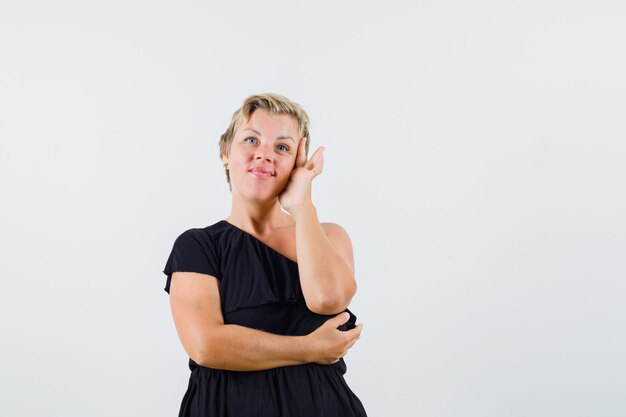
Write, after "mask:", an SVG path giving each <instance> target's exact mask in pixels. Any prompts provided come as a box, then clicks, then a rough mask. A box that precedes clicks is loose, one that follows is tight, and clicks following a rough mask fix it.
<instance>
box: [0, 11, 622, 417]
mask: <svg viewBox="0 0 626 417" xmlns="http://www.w3.org/2000/svg"><path fill="white" fill-rule="evenodd" d="M625 21H626V8H625V6H624V3H623V2H618V1H613V2H609V1H587V2H580V1H546V0H542V1H474V2H465V1H459V0H457V1H429V2H424V1H420V2H413V1H406V2H399V1H385V2H376V3H375V2H363V1H334V2H306V3H304V2H287V1H282V2H279V1H266V2H252V1H250V2H209V1H205V2H200V1H193V2H192V1H184V2H181V1H176V2H175V1H167V2H164V1H138V0H133V1H106V2H105V1H98V2H88V1H80V2H79V1H75V2H68V1H65V2H45V1H41V2H34V1H7V0H0V60H1V63H0V139H1V142H0V143H1V148H0V176H1V177H0V178H1V180H0V181H1V184H2V185H1V195H2V200H1V206H2V208H1V210H2V216H0V222H1V223H0V225H1V233H0V250H1V256H0V267H1V271H2V278H3V279H2V282H3V287H2V289H3V297H2V302H1V303H0V315H1V319H0V320H2V322H1V328H2V342H1V347H0V349H1V352H0V368H1V370H2V371H1V372H0V374H1V376H0V378H1V380H0V383H1V387H0V388H1V389H0V395H1V398H0V414H1V415H3V416H12V417H17V416H35V415H38V416H86V415H88V416H94V417H95V416H133V417H134V416H173V415H177V413H178V408H179V405H180V401H181V399H182V396H183V394H184V391H185V389H186V387H187V379H188V375H189V370H188V368H187V360H188V359H187V356H186V354H185V352H184V350H183V349H182V346H181V345H180V342H179V340H178V337H177V334H176V331H175V328H174V325H173V321H172V319H171V313H170V308H169V300H168V297H167V294H166V293H165V292H164V291H163V287H164V285H165V275H163V273H162V270H163V267H164V266H165V262H166V260H167V256H168V255H169V252H170V250H171V247H172V244H173V242H174V239H175V238H176V237H177V236H178V235H179V234H180V233H181V232H183V231H184V230H187V229H189V228H191V227H205V226H207V225H209V224H213V223H214V222H216V221H217V220H220V219H223V218H224V217H226V216H227V215H228V213H229V210H230V194H229V191H228V187H227V185H226V182H225V178H224V175H223V169H222V167H221V164H220V161H219V157H218V146H217V143H218V139H219V135H220V134H221V133H222V132H223V131H224V130H225V129H226V127H227V124H228V122H229V121H230V117H231V115H232V112H233V111H234V110H235V109H236V108H237V107H238V106H239V105H240V104H241V102H242V101H243V99H244V98H245V97H246V96H248V95H249V94H254V93H262V92H277V93H280V94H283V95H285V96H287V97H289V98H290V99H292V100H294V101H296V102H298V103H300V104H301V105H302V106H303V107H304V108H305V109H306V110H307V112H308V113H309V116H310V117H311V121H312V144H311V150H312V151H313V150H315V149H316V148H317V147H318V146H322V145H323V146H325V147H326V152H325V171H324V173H323V174H322V175H321V176H320V177H318V179H317V180H316V182H315V189H314V202H315V204H316V205H317V207H318V212H319V215H320V218H321V220H322V221H333V222H336V223H339V224H341V225H342V226H344V227H345V228H346V230H348V232H349V233H350V235H351V237H352V241H353V245H354V249H355V256H356V270H357V280H358V282H359V290H358V292H357V296H356V298H355V299H354V301H353V304H352V305H351V307H350V308H351V310H352V311H353V312H355V314H356V315H357V317H358V320H359V321H362V322H363V323H364V326H365V327H364V330H363V336H362V337H361V339H360V340H359V342H358V343H357V344H356V345H355V347H354V348H353V349H352V350H351V352H350V353H349V354H348V356H347V357H346V362H347V364H348V372H347V374H346V375H345V378H346V380H347V381H348V384H349V385H350V387H351V388H352V390H353V391H354V392H355V393H356V394H357V396H358V397H359V398H360V399H361V401H362V402H363V404H364V405H365V408H366V410H367V411H368V415H370V416H446V417H447V416H450V417H453V416H454V417H456V416H480V417H483V416H497V417H500V416H533V417H537V416H546V417H547V416H550V417H552V416H555V415H556V416H568V417H574V416H591V415H593V416H595V417H597V416H623V415H625V414H626V396H625V395H624V393H625V392H626V361H625V359H624V352H625V350H626V333H625V332H624V329H625V328H626V307H625V303H624V298H625V295H626V283H625V277H626V256H625V249H626V220H625V213H626V184H625V183H626V167H625V160H626V141H625V139H626V135H625V133H626V127H625V119H624V116H625V115H626V98H625V97H626V95H625V92H626V91H625V90H626V83H625V81H624V80H625V77H624V74H626V57H625V53H624V51H625V39H626V29H625V27H626V25H625V23H624V22H625Z"/></svg>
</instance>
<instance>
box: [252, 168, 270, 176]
mask: <svg viewBox="0 0 626 417" xmlns="http://www.w3.org/2000/svg"><path fill="white" fill-rule="evenodd" d="M250 173H251V174H252V175H254V176H255V177H257V178H270V177H271V176H272V174H271V173H269V172H267V171H261V170H256V169H253V170H252V171H250Z"/></svg>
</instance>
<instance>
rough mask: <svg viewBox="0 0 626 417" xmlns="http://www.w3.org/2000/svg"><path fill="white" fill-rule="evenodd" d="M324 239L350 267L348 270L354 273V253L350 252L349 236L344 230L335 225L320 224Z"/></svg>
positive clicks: (328, 223) (350, 242)
mask: <svg viewBox="0 0 626 417" xmlns="http://www.w3.org/2000/svg"><path fill="white" fill-rule="evenodd" d="M320 224H321V225H322V229H324V233H326V237H327V238H328V240H329V241H330V243H331V245H333V247H334V248H335V250H336V251H337V252H338V253H339V255H340V256H341V257H342V258H343V259H344V260H345V261H346V263H347V264H348V265H349V266H350V269H351V270H352V271H353V272H354V253H353V251H352V241H351V240H350V235H348V232H347V231H346V229H344V228H343V227H342V226H340V225H338V224H337V223H330V222H324V223H320Z"/></svg>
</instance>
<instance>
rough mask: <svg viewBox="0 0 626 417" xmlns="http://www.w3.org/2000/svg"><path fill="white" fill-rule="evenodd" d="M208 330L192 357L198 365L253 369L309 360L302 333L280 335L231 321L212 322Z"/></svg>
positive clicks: (243, 369) (305, 341)
mask: <svg viewBox="0 0 626 417" xmlns="http://www.w3.org/2000/svg"><path fill="white" fill-rule="evenodd" d="M209 334H210V336H208V340H206V341H205V343H204V349H203V353H202V354H200V355H199V357H198V360H197V361H196V362H197V363H198V364H199V365H201V366H206V367H209V368H215V369H226V370H231V371H257V370H264V369H271V368H277V367H279V366H289V365H300V364H303V363H307V362H309V356H310V346H309V345H310V344H309V343H308V339H307V338H306V336H281V335H276V334H272V333H267V332H263V331H261V330H256V329H251V328H248V327H244V326H239V325H235V324H225V325H219V326H215V327H214V328H212V329H211V331H210V332H209ZM192 359H193V358H192ZM194 360H195V359H194Z"/></svg>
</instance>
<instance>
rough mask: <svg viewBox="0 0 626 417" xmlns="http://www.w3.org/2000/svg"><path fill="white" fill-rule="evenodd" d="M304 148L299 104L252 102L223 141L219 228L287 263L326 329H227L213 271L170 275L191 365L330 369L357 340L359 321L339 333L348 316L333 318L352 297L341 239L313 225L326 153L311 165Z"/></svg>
mask: <svg viewBox="0 0 626 417" xmlns="http://www.w3.org/2000/svg"><path fill="white" fill-rule="evenodd" d="M308 143H309V137H308V117H307V116H306V113H304V111H303V110H302V109H301V108H300V107H299V106H298V105H297V104H295V103H292V102H289V101H288V100H287V99H284V98H283V97H281V96H277V95H265V96H251V97H249V98H248V99H247V100H246V101H245V102H244V105H243V106H242V108H241V109H240V110H238V111H237V112H235V114H234V115H233V120H232V122H231V126H230V127H229V128H228V130H227V131H226V132H225V133H224V135H222V138H221V141H220V153H221V158H222V160H223V162H224V166H225V168H226V175H227V180H228V183H229V186H230V189H231V193H232V208H231V213H230V216H228V217H227V218H226V219H225V220H223V221H221V222H219V223H218V224H220V225H221V226H222V229H224V228H226V229H230V232H231V233H235V234H236V233H238V232H240V236H239V237H240V238H241V239H244V240H245V239H248V240H250V239H252V242H255V243H253V244H256V245H260V247H262V248H265V250H268V251H269V252H270V253H271V252H272V251H273V252H274V255H276V254H279V255H281V256H282V257H283V258H284V259H282V262H283V263H287V264H289V262H291V264H292V265H291V266H289V267H288V268H292V272H293V274H294V277H295V280H296V281H297V286H296V287H297V288H298V290H299V292H300V293H301V294H300V295H301V298H302V301H303V304H304V305H303V308H305V309H308V313H310V314H311V315H312V316H311V317H315V316H317V317H319V318H322V319H323V320H322V322H321V323H323V324H321V325H319V327H317V328H315V329H314V330H313V329H311V332H310V333H308V334H290V335H284V334H282V335H281V334H276V333H271V332H267V331H262V330H258V329H255V328H253V327H247V326H243V325H237V324H229V323H228V322H227V321H225V320H224V311H222V308H221V307H222V301H223V300H221V298H220V297H221V296H220V290H221V288H220V285H222V284H223V282H222V280H221V278H222V277H217V276H214V275H217V274H218V272H216V273H215V274H214V275H211V274H205V273H199V272H188V271H187V272H185V271H178V272H173V274H172V279H171V283H170V288H168V290H169V293H170V305H171V309H172V314H173V317H174V323H175V326H176V329H177V332H178V335H179V337H180V339H181V342H182V344H183V347H184V348H185V350H186V351H187V353H188V354H189V356H190V358H191V359H193V360H194V361H195V362H196V363H198V364H201V365H203V366H208V367H212V368H218V369H228V370H262V369H270V368H275V367H279V366H287V365H297V364H304V363H311V362H314V363H320V364H332V363H338V362H339V361H340V360H341V358H342V357H343V356H344V355H345V354H346V353H347V350H348V349H349V348H350V347H351V346H352V345H353V344H354V343H355V342H356V340H357V339H358V337H359V335H360V332H361V329H362V324H360V325H358V326H356V327H354V326H353V327H354V328H352V329H350V330H346V331H339V330H337V327H338V326H340V325H342V324H343V323H345V322H346V321H347V320H348V318H349V316H348V315H343V314H339V313H341V312H343V311H345V310H346V309H347V307H348V305H349V304H350V301H351V299H352V297H353V296H354V294H355V292H356V281H355V278H354V257H353V252H352V245H351V242H350V238H349V236H348V234H347V232H346V231H345V230H344V229H343V228H342V227H341V226H339V225H337V224H334V223H320V222H319V220H318V217H317V212H316V209H315V206H314V205H313V202H312V201H311V183H312V181H313V178H314V177H315V176H317V175H319V174H320V173H321V172H322V169H323V159H322V153H323V150H324V149H323V148H319V149H317V150H316V152H315V153H314V154H313V156H312V157H311V159H310V160H308V161H307V157H306V154H307V150H308ZM214 226H217V224H216V225H214ZM217 229H219V227H218V228H217ZM195 230H199V229H195ZM194 233H197V232H194ZM250 243H251V242H248V244H250ZM278 258H279V259H280V256H279V257H278ZM279 262H280V260H279ZM222 293H223V292H222ZM336 314H339V315H338V316H336V317H332V316H334V315H336ZM329 316H330V317H329ZM276 317H280V316H276ZM318 323H319V322H318Z"/></svg>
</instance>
